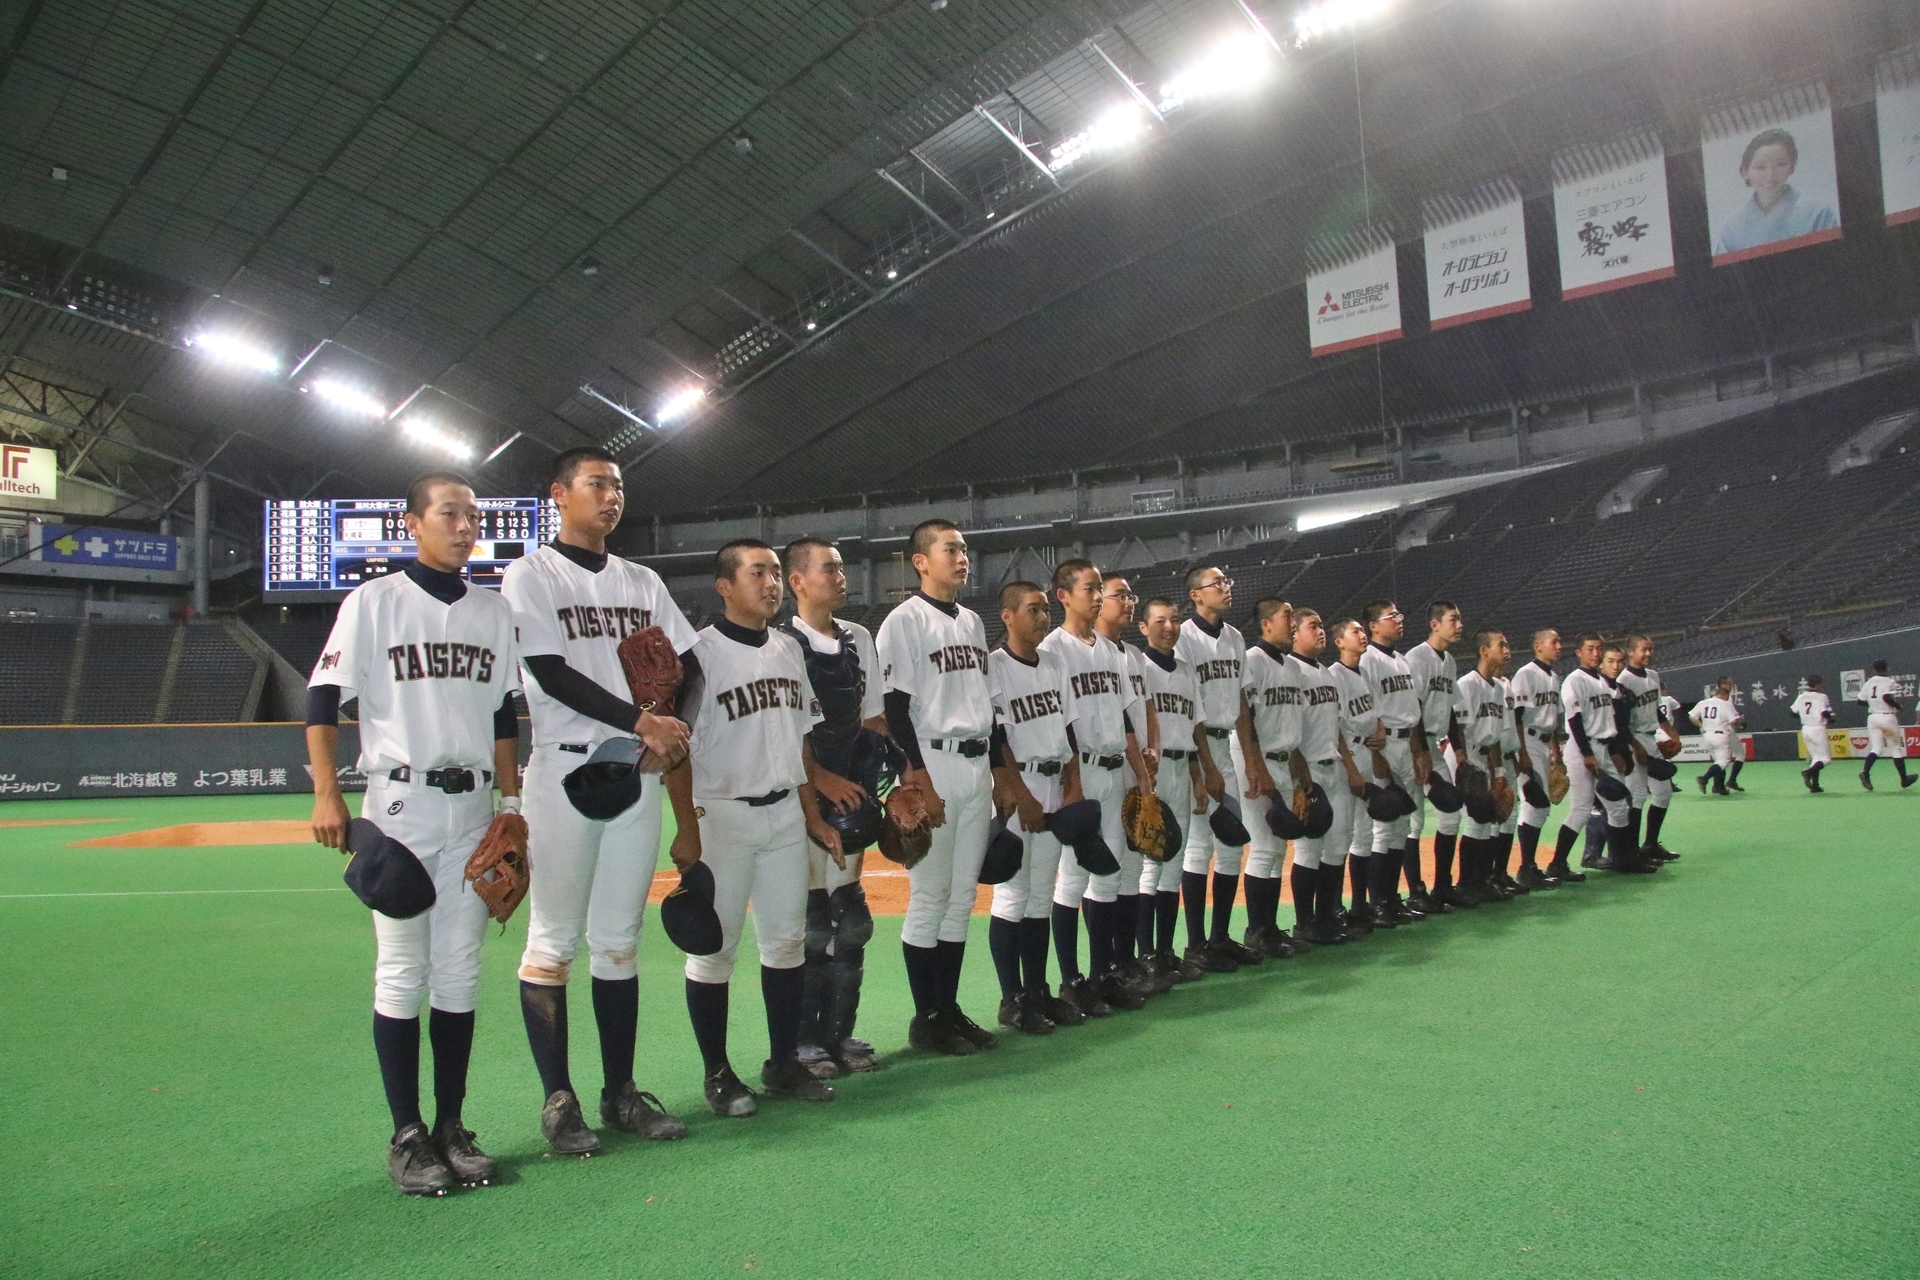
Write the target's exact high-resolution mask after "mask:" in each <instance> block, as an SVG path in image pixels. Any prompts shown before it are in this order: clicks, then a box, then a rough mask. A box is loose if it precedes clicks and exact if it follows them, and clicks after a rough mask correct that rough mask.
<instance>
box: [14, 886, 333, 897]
mask: <svg viewBox="0 0 1920 1280" xmlns="http://www.w3.org/2000/svg"><path fill="white" fill-rule="evenodd" d="M346 891H347V888H346V886H345V885H340V886H338V887H329V888H325V889H123V890H119V891H116V892H107V893H0V901H4V900H6V899H10V898H182V897H197V896H201V895H204V894H213V893H345V892H346Z"/></svg>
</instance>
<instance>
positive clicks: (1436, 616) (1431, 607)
mask: <svg viewBox="0 0 1920 1280" xmlns="http://www.w3.org/2000/svg"><path fill="white" fill-rule="evenodd" d="M1449 609H1451V610H1453V611H1454V612H1455V613H1458V612H1460V606H1459V605H1457V604H1455V603H1454V602H1453V601H1451V600H1429V601H1428V602H1427V621H1428V622H1429V623H1433V622H1438V621H1440V619H1442V618H1444V617H1446V616H1447V610H1449Z"/></svg>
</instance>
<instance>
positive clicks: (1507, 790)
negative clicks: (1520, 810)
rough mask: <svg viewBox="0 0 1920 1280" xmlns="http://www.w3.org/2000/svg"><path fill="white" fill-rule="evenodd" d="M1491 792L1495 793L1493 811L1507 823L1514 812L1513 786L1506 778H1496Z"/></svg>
mask: <svg viewBox="0 0 1920 1280" xmlns="http://www.w3.org/2000/svg"><path fill="white" fill-rule="evenodd" d="M1489 790H1491V791H1492V792H1493V811H1494V812H1495V813H1497V814H1498V815H1500V821H1502V822H1505V821H1506V820H1507V817H1508V815H1509V814H1511V813H1512V812H1513V784H1512V783H1510V782H1508V781H1507V780H1506V779H1505V778H1495V779H1494V780H1493V784H1492V786H1491V787H1490V788H1489Z"/></svg>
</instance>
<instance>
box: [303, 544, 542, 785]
mask: <svg viewBox="0 0 1920 1280" xmlns="http://www.w3.org/2000/svg"><path fill="white" fill-rule="evenodd" d="M519 664H520V655H519V650H518V648H517V647H516V645H515V643H514V638H513V609H512V607H511V606H509V605H508V604H507V602H506V601H505V600H503V599H501V598H500V597H499V595H497V594H496V593H494V592H492V591H485V590H481V589H480V588H477V587H469V588H468V589H467V593H466V594H465V595H463V596H461V597H460V598H459V599H458V600H455V601H454V602H453V603H452V604H442V603H441V602H440V601H438V600H436V599H434V598H433V597H432V596H430V595H428V594H427V592H426V591H425V590H424V589H423V588H422V587H421V586H420V585H419V584H418V583H416V582H414V580H413V579H412V578H409V577H408V576H407V575H406V574H404V573H393V574H388V575H387V576H386V577H384V578H375V579H374V580H373V581H372V582H366V583H362V584H361V585H360V586H357V587H355V588H354V589H353V591H352V592H351V593H350V594H349V595H348V596H347V598H346V599H345V600H342V601H341V602H340V612H339V614H338V615H336V616H335V618H334V620H333V630H332V632H331V633H329V634H328V636H327V643H326V647H325V648H323V649H322V650H321V651H320V661H319V662H318V663H317V664H316V665H315V666H314V669H313V676H312V678H311V679H310V680H308V682H307V683H308V685H309V687H315V688H317V687H319V686H321V685H338V686H339V687H340V688H341V689H343V690H351V691H352V692H353V693H354V694H356V695H358V696H359V699H360V762H359V764H360V768H361V770H362V771H364V772H366V773H368V774H374V773H380V774H385V773H387V772H390V771H391V770H394V769H397V768H399V767H400V766H402V765H406V766H407V767H408V768H411V769H414V770H419V771H424V770H427V769H443V768H446V767H448V766H450V765H463V766H465V767H467V768H471V769H491V768H492V767H493V742H494V738H493V713H494V712H496V711H498V710H499V709H500V704H501V702H502V701H504V700H505V698H506V696H507V694H508V693H509V692H511V691H512V690H514V689H518V688H519V687H520V671H519ZM342 696H343V697H344V696H346V695H345V694H343V695H342Z"/></svg>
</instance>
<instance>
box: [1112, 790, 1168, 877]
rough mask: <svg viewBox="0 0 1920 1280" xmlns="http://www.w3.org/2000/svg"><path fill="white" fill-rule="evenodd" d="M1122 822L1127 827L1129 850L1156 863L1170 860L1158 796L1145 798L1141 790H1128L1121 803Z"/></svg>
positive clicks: (1165, 829)
mask: <svg viewBox="0 0 1920 1280" xmlns="http://www.w3.org/2000/svg"><path fill="white" fill-rule="evenodd" d="M1120 822H1121V825H1122V826H1124V827H1125V828H1126V831H1127V847H1128V848H1129V849H1132V850H1133V851H1134V852H1135V853H1138V854H1139V855H1140V856H1142V857H1144V858H1151V859H1152V860H1153V861H1155V862H1165V861H1166V860H1167V854H1168V852H1169V850H1168V848H1167V828H1166V824H1165V823H1163V822H1162V821H1161V820H1160V800H1159V797H1157V796H1150V795H1149V796H1143V795H1141V794H1140V788H1138V787H1129V788H1127V794H1126V795H1125V796H1123V797H1122V798H1121V800H1120Z"/></svg>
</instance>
